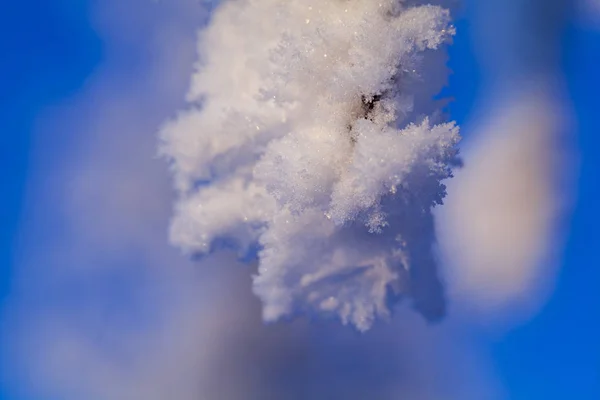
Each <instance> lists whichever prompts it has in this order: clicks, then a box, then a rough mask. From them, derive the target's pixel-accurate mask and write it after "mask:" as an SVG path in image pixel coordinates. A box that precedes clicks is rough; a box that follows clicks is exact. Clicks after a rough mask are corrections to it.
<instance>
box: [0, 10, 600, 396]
mask: <svg viewBox="0 0 600 400" xmlns="http://www.w3.org/2000/svg"><path fill="white" fill-rule="evenodd" d="M5 3H6V4H3V7H2V8H3V10H2V11H3V12H2V13H0V60H1V62H0V81H1V82H2V84H1V85H0V88H1V90H0V123H1V134H0V151H2V154H1V155H0V163H1V165H0V171H2V177H1V182H2V196H0V221H1V223H0V266H1V267H0V268H1V270H0V301H2V302H3V301H5V300H6V299H7V297H8V296H10V286H11V277H12V276H13V272H14V271H13V270H12V257H13V251H14V249H15V246H16V244H17V243H18V240H19V238H18V232H19V229H18V228H19V224H20V223H21V222H22V221H21V218H20V215H21V210H22V207H23V199H24V192H25V190H26V188H27V184H28V174H29V172H30V171H29V169H28V166H29V163H30V149H31V148H32V141H33V139H34V137H33V130H34V129H35V127H36V124H37V123H38V121H39V117H40V115H41V113H43V112H45V110H47V109H48V108H49V107H52V106H53V105H56V104H58V103H60V102H63V101H65V100H66V99H68V98H70V97H72V96H74V95H75V94H77V93H78V91H79V90H81V89H82V87H83V86H84V85H85V82H86V79H87V78H88V77H89V76H90V75H91V74H92V73H93V71H94V69H95V68H97V67H98V66H99V65H101V63H102V61H103V47H102V42H101V40H100V39H99V38H98V37H97V35H96V33H95V32H94V30H93V28H92V26H91V22H90V19H89V7H90V3H89V2H87V1H83V0H81V1H74V0H73V1H67V0H61V1H57V0H54V1H44V0H38V1H22V2H5ZM457 28H458V32H459V34H458V36H457V38H456V40H455V46H454V47H453V49H452V51H451V65H450V67H451V69H452V70H453V75H452V76H451V78H450V88H449V89H448V90H447V93H448V95H450V96H452V97H454V103H452V104H451V106H450V108H449V110H450V113H451V115H452V116H453V117H454V118H455V119H457V120H458V121H459V123H461V122H464V121H466V120H467V119H468V117H469V114H470V112H471V111H472V110H473V107H474V104H475V101H476V100H477V98H478V96H481V93H480V88H481V79H482V75H483V73H482V71H481V68H482V67H481V65H479V63H478V62H477V60H476V58H475V56H474V54H473V48H474V46H475V42H476V40H475V38H474V37H473V30H472V26H471V23H470V22H469V21H468V20H467V19H461V20H459V21H458V22H457ZM564 42H565V43H566V45H567V51H566V52H565V57H564V68H565V72H566V80H567V84H568V89H569V91H570V96H571V100H572V102H573V108H574V110H575V112H576V117H577V119H578V125H579V131H578V134H579V136H578V142H579V146H580V148H581V151H582V157H583V158H582V168H581V178H580V182H579V193H578V201H577V204H576V208H575V213H574V218H573V221H572V224H571V232H570V236H569V242H568V248H567V254H566V259H565V262H564V265H563V269H562V273H561V276H560V278H559V281H558V287H557V290H556V292H555V294H554V295H553V297H552V298H551V300H550V302H549V303H548V305H547V306H546V307H545V308H544V310H543V311H542V312H541V313H540V314H539V315H538V316H537V317H536V318H534V319H533V320H532V321H530V322H529V323H528V324H526V325H524V326H522V327H520V328H518V329H516V330H514V331H512V332H511V333H509V334H508V335H507V336H505V337H503V338H502V339H501V340H499V341H497V342H496V343H493V345H492V347H491V352H492V354H493V357H494V362H495V366H496V368H497V370H498V372H499V374H500V376H501V379H502V381H503V383H504V385H505V387H506V389H507V392H508V395H509V396H508V397H509V398H510V399H517V400H520V399H523V400H525V399H528V400H529V399H561V400H562V399H568V398H577V399H578V400H584V399H591V400H593V399H600V296H598V289H599V288H598V286H599V282H600V269H599V268H598V267H599V266H600V256H599V255H598V254H599V252H598V249H599V248H600V235H598V234H597V232H596V230H597V226H598V222H600V209H599V207H598V206H597V201H596V196H599V195H600V179H599V178H598V172H599V171H600V136H599V135H598V132H600V113H599V112H598V106H597V96H598V93H600V74H598V65H600V30H598V31H595V32H594V31H586V30H583V29H582V28H577V27H575V26H571V27H569V29H568V30H567V32H566V36H565V38H564ZM40 200H41V201H43V199H40ZM0 399H16V397H15V396H12V397H11V394H9V393H8V392H6V393H2V392H1V390H0Z"/></svg>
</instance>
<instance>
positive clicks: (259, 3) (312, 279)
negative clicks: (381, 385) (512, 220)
mask: <svg viewBox="0 0 600 400" xmlns="http://www.w3.org/2000/svg"><path fill="white" fill-rule="evenodd" d="M420 3H421V2H419V1H408V0H380V1H373V0H320V1H310V0H285V1H283V0H232V1H228V2H224V3H223V4H221V5H220V6H219V7H218V8H216V9H215V11H214V13H213V16H212V20H211V22H210V24H209V25H208V26H207V28H206V29H204V30H203V31H202V32H201V33H200V37H199V44H198V47H199V54H200V60H199V62H198V67H197V72H196V73H195V74H194V76H193V79H192V87H191V90H190V93H189V98H188V100H189V103H190V106H189V108H188V109H187V110H186V111H184V112H182V113H181V114H180V115H179V116H178V117H177V118H176V119H174V120H173V121H171V122H169V123H168V124H167V125H166V126H165V127H164V129H163V130H162V132H161V153H162V154H164V155H166V156H167V157H168V158H169V159H170V161H171V164H172V169H173V172H174V176H175V182H176V188H177V190H178V196H179V197H178V201H177V204H176V206H175V215H174V218H173V221H172V226H171V239H172V241H173V242H174V243H175V244H176V245H178V246H180V247H181V248H183V249H184V250H185V251H186V252H188V253H190V254H205V253H208V252H210V251H211V250H212V249H214V248H216V247H219V246H223V245H227V246H234V247H235V248H236V249H238V250H239V251H240V253H241V254H242V255H244V256H252V255H256V256H257V257H258V259H259V268H258V274H257V275H256V276H255V277H254V292H255V293H256V294H257V295H258V296H259V297H260V298H261V300H262V302H263V317H264V319H265V320H266V321H275V320H277V319H279V318H282V317H285V316H290V315H293V314H296V313H299V312H311V311H315V310H316V311H318V312H322V313H325V314H334V315H338V316H339V318H340V319H341V320H342V322H343V323H344V324H346V323H351V324H353V325H355V326H356V327H357V328H358V329H360V330H366V329H368V328H369V327H370V326H371V325H372V323H373V321H374V319H375V318H376V317H387V316H388V315H389V313H390V305H391V304H392V303H393V301H394V300H396V299H398V298H399V297H400V296H408V297H411V298H412V299H413V301H414V303H415V307H416V308H417V309H418V310H419V311H420V312H421V313H423V314H424V315H425V316H426V317H427V318H439V317H441V316H442V315H443V313H444V307H445V306H444V298H443V293H442V288H441V284H440V281H439V277H438V275H437V267H436V264H435V260H434V257H433V255H432V245H433V243H434V236H433V235H434V234H433V219H432V214H431V208H432V207H433V206H434V205H435V204H439V203H441V201H442V198H443V197H444V195H445V187H444V185H442V184H441V181H442V180H444V179H446V178H448V177H449V176H450V175H451V167H452V165H453V164H454V163H455V161H456V147H455V145H456V143H457V141H458V140H459V135H458V129H457V127H456V126H455V125H454V124H453V123H444V121H442V120H441V115H440V113H439V112H438V109H439V107H440V105H439V104H437V102H436V101H434V97H435V95H436V94H437V93H439V91H440V89H441V87H442V86H443V85H444V83H445V79H446V76H447V72H446V68H445V60H446V55H445V53H444V51H443V49H441V48H442V47H443V46H444V44H445V43H447V42H448V40H449V39H450V38H451V36H452V35H453V33H454V31H453V28H452V26H451V24H450V15H449V11H448V10H446V9H444V8H442V7H440V6H436V5H430V4H420Z"/></svg>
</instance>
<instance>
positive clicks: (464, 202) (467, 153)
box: [438, 89, 573, 322]
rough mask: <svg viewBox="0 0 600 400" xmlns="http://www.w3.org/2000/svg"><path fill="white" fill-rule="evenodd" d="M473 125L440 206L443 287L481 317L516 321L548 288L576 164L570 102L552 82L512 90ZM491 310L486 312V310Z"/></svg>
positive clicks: (557, 259) (558, 252)
mask: <svg viewBox="0 0 600 400" xmlns="http://www.w3.org/2000/svg"><path fill="white" fill-rule="evenodd" d="M486 110H494V111H493V112H491V114H489V115H488V116H486V117H485V118H484V119H481V120H479V121H476V122H475V123H474V124H473V126H472V127H471V128H470V129H469V131H472V132H473V133H474V134H475V135H477V136H476V137H475V138H474V140H472V142H469V143H467V145H466V146H465V149H464V152H463V157H464V160H465V167H464V168H463V169H462V170H460V171H458V172H457V174H456V177H455V179H453V180H451V181H450V182H449V184H448V192H449V195H448V198H447V201H446V205H445V206H444V207H443V208H442V209H441V210H440V212H439V213H438V217H439V220H438V232H439V238H438V239H439V241H440V247H441V250H442V253H443V257H444V259H445V261H446V264H447V271H446V280H447V285H448V291H449V297H451V298H452V299H453V300H454V301H457V302H458V303H459V304H461V306H464V307H466V308H468V309H470V310H472V311H476V312H480V313H481V314H482V316H484V317H485V318H484V319H486V320H488V321H491V320H504V318H509V319H510V320H513V322H516V321H517V320H519V319H521V318H526V317H528V316H530V315H531V313H533V312H535V311H536V310H537V309H538V308H539V306H540V305H541V304H543V302H544V300H545V299H546V297H547V295H548V293H549V290H550V289H551V288H552V285H553V280H554V278H555V272H556V268H557V266H558V264H559V263H560V255H561V242H560V238H561V229H560V228H561V221H562V217H563V215H564V211H565V210H566V206H567V204H568V202H569V196H570V193H571V192H570V190H569V186H568V182H569V180H568V176H569V174H570V173H572V172H573V169H572V167H573V163H572V161H573V160H572V159H571V158H570V157H569V156H568V154H569V150H568V146H567V143H568V142H567V141H565V140H564V138H562V134H563V133H565V131H566V129H567V128H566V127H567V119H566V115H567V114H566V111H565V108H564V105H563V104H562V103H561V101H560V100H559V97H558V96H554V95H553V93H551V91H548V90H539V89H530V90H524V91H523V92H512V93H511V94H507V95H505V96H504V97H502V98H501V99H500V100H498V101H497V102H496V103H493V104H490V105H488V107H487V108H486ZM490 318H491V320H490Z"/></svg>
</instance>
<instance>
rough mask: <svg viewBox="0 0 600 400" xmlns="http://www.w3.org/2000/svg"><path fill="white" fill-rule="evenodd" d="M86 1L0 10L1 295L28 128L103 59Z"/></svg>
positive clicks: (20, 192)
mask: <svg viewBox="0 0 600 400" xmlns="http://www.w3.org/2000/svg"><path fill="white" fill-rule="evenodd" d="M87 6H88V5H87V4H86V3H85V2H83V1H80V2H73V1H53V2H46V1H24V2H8V3H6V4H5V5H3V7H2V9H3V10H2V13H0V55H1V60H2V62H1V63H0V77H1V78H0V79H1V82H2V84H1V88H2V89H1V90H0V123H1V128H0V129H1V132H2V133H1V135H0V151H2V154H1V155H0V163H1V164H0V170H1V171H2V186H3V189H2V196H1V197H0V216H1V217H0V220H1V221H2V224H1V226H0V254H1V258H0V262H1V263H2V266H3V268H2V279H0V285H1V286H0V287H1V289H0V293H1V296H2V297H4V296H5V295H6V291H7V290H8V286H9V282H10V268H9V265H10V260H11V253H12V249H13V248H14V245H15V243H14V240H16V237H15V232H16V231H17V225H18V223H19V216H20V211H21V206H22V201H23V193H24V190H25V189H26V186H27V173H28V164H29V159H30V148H31V146H32V140H33V137H32V130H33V129H34V128H35V127H36V123H37V121H38V118H39V116H40V114H41V113H42V111H44V109H46V108H47V107H50V106H52V105H54V104H56V103H58V102H60V101H62V100H64V99H66V98H67V97H68V96H70V95H72V94H74V93H76V92H77V90H78V89H79V88H81V86H82V85H83V84H84V82H85V80H86V78H87V77H89V76H90V74H91V73H92V72H93V69H94V68H95V67H96V66H97V65H98V64H99V63H100V62H101V59H102V45H101V42H100V40H99V38H98V37H97V36H96V35H95V33H94V31H93V30H92V28H91V26H90V23H89V20H88V15H87V13H88V10H87V8H86V7H87Z"/></svg>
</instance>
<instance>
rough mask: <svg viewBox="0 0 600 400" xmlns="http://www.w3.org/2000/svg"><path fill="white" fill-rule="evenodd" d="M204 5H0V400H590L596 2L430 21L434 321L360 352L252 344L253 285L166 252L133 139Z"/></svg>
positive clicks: (246, 270) (164, 104)
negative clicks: (450, 32) (440, 75)
mask: <svg viewBox="0 0 600 400" xmlns="http://www.w3.org/2000/svg"><path fill="white" fill-rule="evenodd" d="M448 3H458V2H448ZM213 6H216V2H208V1H206V2H198V1H193V0H172V1H169V2H166V1H149V0H120V1H117V0H104V1H93V0H90V1H84V0H81V1H72V0H71V1H67V0H55V1H53V2H47V1H40V0H37V1H36V0H30V1H23V2H12V3H9V4H6V5H5V6H4V12H3V13H2V15H1V16H0V20H1V23H0V30H1V31H2V34H1V35H0V55H1V57H0V73H1V74H0V82H1V86H0V87H1V88H2V90H1V91H0V123H1V127H2V131H1V132H2V133H1V134H0V150H1V151H2V155H1V157H0V163H2V166H1V171H2V180H1V183H2V196H1V197H0V215H1V218H2V219H1V224H0V250H1V253H0V257H1V258H0V262H1V264H0V307H1V308H0V312H1V314H0V321H1V322H0V323H1V325H0V326H1V328H0V357H1V358H0V371H1V372H0V399H11V400H12V399H15V400H21V399H23V400H25V399H27V400H29V399H44V400H45V399H49V400H50V399H51V400H55V399H57V400H59V399H67V400H70V399H128V400H135V399H165V398H167V397H169V398H174V399H178V400H179V399H209V400H211V399H225V400H228V399H255V398H256V399H331V398H343V399H354V398H356V399H363V398H366V397H367V396H369V397H370V398H376V399H388V398H390V399H392V398H403V399H440V398H442V399H458V400H463V399H496V398H497V399H537V398H544V399H564V398H577V399H598V398H600V339H599V338H600V296H599V295H598V290H599V289H600V288H599V287H598V286H599V285H600V269H599V266H600V256H599V252H598V248H600V235H598V234H597V232H596V229H597V226H598V223H599V222H600V209H599V208H598V207H597V206H596V203H597V201H596V196H598V195H600V179H599V178H598V172H599V171H600V137H599V136H598V134H597V132H599V131H600V116H599V115H598V111H597V110H598V105H597V101H596V98H597V96H598V93H600V75H599V74H598V72H597V71H598V70H599V68H598V67H599V66H600V2H598V1H594V0H579V1H568V0H562V1H561V0H545V1H542V0H503V1H501V0H487V1H477V0H464V1H463V2H462V3H461V4H457V5H454V6H453V7H455V8H454V15H455V21H456V28H457V35H456V37H455V40H454V43H453V45H452V47H451V48H450V50H449V53H450V57H449V67H450V69H451V70H452V74H451V76H450V78H449V83H448V86H447V88H446V89H445V91H444V92H443V93H442V94H441V96H443V97H449V98H451V99H452V102H451V103H450V104H449V106H448V109H447V112H448V114H449V116H450V117H451V118H453V119H455V120H456V121H458V123H459V125H461V127H462V134H463V136H464V140H463V142H462V144H461V152H462V154H463V157H464V162H465V166H464V168H463V169H462V170H460V171H458V172H457V174H456V177H455V179H453V180H451V181H450V182H449V183H448V193H449V195H448V198H447V202H446V204H445V205H444V206H443V207H441V208H440V209H438V210H437V215H436V216H437V221H438V235H439V236H438V239H439V253H440V258H441V259H442V260H443V266H444V270H445V280H446V284H447V291H448V296H449V301H450V316H449V317H448V318H447V320H446V321H444V322H443V323H442V324H439V325H436V326H434V327H431V326H428V325H426V324H425V323H424V322H423V321H421V320H420V319H419V318H417V317H416V316H415V315H413V314H412V313H411V312H410V310H408V309H403V308H402V309H400V310H398V312H397V315H395V316H394V318H393V321H392V322H390V323H389V324H380V325H378V326H377V327H376V328H374V329H373V331H372V332H369V333H367V334H365V335H362V336H361V335H358V334H356V333H355V332H353V331H351V330H349V329H347V328H341V327H338V326H337V325H335V324H331V323H328V322H310V323H309V322H308V321H305V320H298V321H294V322H290V323H286V324H277V325H270V326H263V324H262V322H261V321H260V304H259V302H258V300H257V299H255V298H254V297H253V295H252V294H251V292H250V286H251V285H250V275H251V273H252V268H253V266H248V265H242V264H239V263H237V261H236V260H235V257H233V256H232V255H229V254H217V255H215V256H214V257H211V258H209V259H207V260H203V261H202V262H196V263H194V262H191V261H189V260H187V259H185V258H184V257H183V256H181V255H180V254H179V252H178V251H177V250H176V249H173V248H171V247H170V246H169V244H168V241H167V227H168V222H169V217H170V214H171V204H172V191H171V183H170V181H169V175H168V169H167V167H166V164H165V163H164V161H163V160H160V159H158V158H157V157H156V150H155V149H156V132H157V130H158V128H159V127H160V126H161V124H162V123H164V121H165V120H167V119H168V118H170V117H171V116H172V115H173V114H174V113H175V112H176V110H178V109H181V108H182V107H183V105H184V98H185V93H186V90H187V86H188V83H189V82H188V81H189V77H190V75H191V72H192V68H193V63H194V62H195V60H196V50H195V48H196V32H197V30H198V29H199V28H201V27H202V26H203V25H204V24H206V22H207V21H208V20H209V18H210V9H211V7H213Z"/></svg>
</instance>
